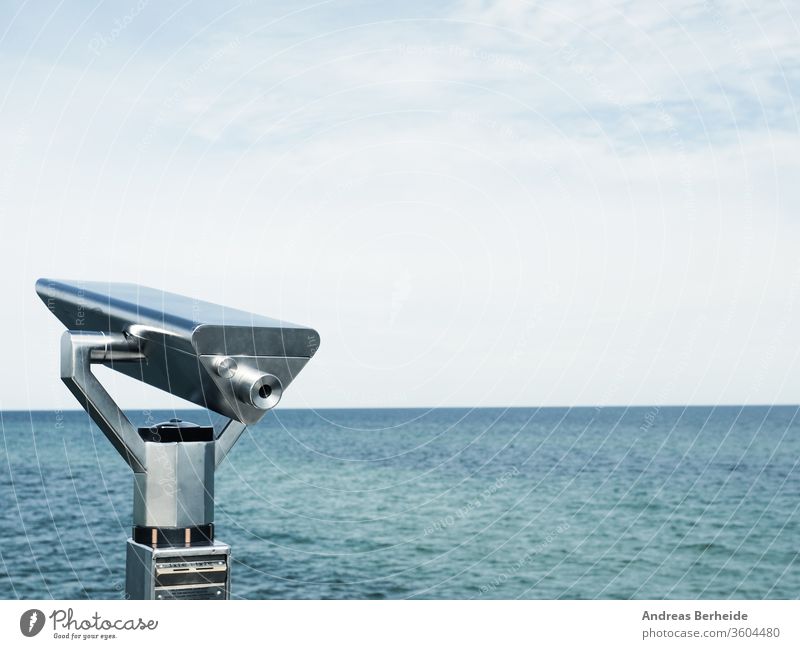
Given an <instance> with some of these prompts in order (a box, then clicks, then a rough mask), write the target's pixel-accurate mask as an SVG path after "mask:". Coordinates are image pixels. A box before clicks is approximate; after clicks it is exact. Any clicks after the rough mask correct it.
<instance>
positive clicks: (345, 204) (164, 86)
mask: <svg viewBox="0 0 800 649" xmlns="http://www.w3.org/2000/svg"><path fill="white" fill-rule="evenodd" d="M798 13H799V12H798V11H797V9H796V8H794V7H792V6H791V5H789V4H784V3H781V2H770V3H750V4H746V3H726V4H721V3H711V2H705V3H704V2H700V3H694V2H670V3H664V4H658V3H645V2H590V3H574V6H564V3H557V2H550V3H547V2H545V3H530V2H514V1H509V2H476V1H466V2H448V3H419V2H407V3H391V2H371V3H367V2H320V3H315V4H304V3H298V2H271V3H266V4H261V3H255V2H244V3H239V4H224V5H223V4H221V3H212V2H186V3H155V2H145V1H144V0H137V1H136V2H120V3H106V4H96V5H95V4H92V3H83V4H81V5H80V6H79V7H76V6H75V5H68V4H67V3H55V2H54V3H14V2H10V3H4V4H3V6H2V8H0V34H1V35H2V38H1V39H0V78H2V81H3V83H2V85H0V97H1V99H0V102H1V103H0V146H2V149H3V151H4V155H3V156H2V159H0V213H2V218H3V228H4V233H3V234H4V236H3V238H2V242H0V271H2V276H3V277H4V278H6V281H5V283H4V284H5V288H6V290H5V306H6V312H5V313H6V317H5V318H3V320H2V322H0V334H2V335H3V336H4V337H13V338H14V340H16V341H19V348H20V349H21V350H22V351H23V353H24V354H25V357H26V359H27V361H28V362H27V363H25V366H24V370H23V372H24V375H23V376H19V377H14V378H13V379H11V378H10V377H8V375H7V378H6V380H5V381H4V386H3V391H2V394H1V395H0V407H3V408H28V407H37V408H41V407H50V406H58V405H60V406H64V407H71V406H72V403H71V401H70V399H71V397H70V396H69V395H68V394H67V393H66V390H65V389H64V388H63V387H62V386H61V385H60V383H59V381H58V371H57V365H58V359H57V349H58V332H59V327H60V326H59V324H58V323H57V322H56V321H55V319H54V318H52V317H51V316H50V315H49V314H48V313H47V312H46V310H45V309H44V307H43V306H42V305H41V304H38V303H37V301H36V298H35V295H34V291H33V283H34V281H35V279H36V278H37V277H40V276H54V277H83V278H89V279H108V280H120V281H123V280H124V281H135V282H140V283H143V284H148V285H152V286H157V287H163V288H165V289H168V290H172V291H177V292H184V293H188V294H190V295H195V296H197V297H199V298H203V299H208V300H212V301H218V302H223V303H226V304H230V305H232V306H238V307H241V308H245V309H248V310H252V311H255V312H261V313H264V314H266V315H270V316H274V317H281V318H285V319H288V320H292V321H298V322H302V323H304V324H308V325H311V326H314V327H316V328H317V329H319V331H320V332H321V335H322V347H321V350H320V352H319V354H318V356H317V357H316V358H315V359H314V361H313V363H311V364H309V366H308V367H307V368H306V370H305V371H304V373H303V375H302V377H301V380H298V381H297V382H296V383H295V384H294V385H293V386H292V390H291V391H289V393H288V394H287V395H286V397H285V401H284V403H283V405H284V406H295V407H305V406H313V407H322V406H327V407H351V406H352V407H355V406H406V405H407V406H417V405H423V406H438V405H454V406H455V405H475V406H480V405H487V406H490V405H580V404H585V405H595V404H651V403H704V404H706V403H778V402H780V403H797V402H798V401H799V400H800V372H798V357H797V354H798V350H800V326H799V325H800V304H798V301H800V265H799V264H798V261H797V243H798V210H799V209H800V189H798V183H797V178H798V177H800V162H799V160H798V154H797V152H798V151H799V150H800V147H798V111H797V102H796V97H797V92H798V87H800V38H798V36H800V34H799V33H798V32H799V31H800V30H798V18H799V17H798ZM105 380H107V381H108V382H109V383H110V386H111V389H112V391H113V392H115V394H117V395H118V396H119V398H120V399H121V400H122V401H123V403H125V404H126V405H131V406H145V405H153V406H168V405H177V404H175V402H173V401H171V400H170V399H169V398H168V397H166V396H164V395H160V394H158V393H154V392H152V391H151V390H150V389H149V388H146V387H145V386H140V385H138V384H135V383H129V382H127V379H124V377H114V376H107V377H105Z"/></svg>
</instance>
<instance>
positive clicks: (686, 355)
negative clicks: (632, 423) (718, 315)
mask: <svg viewBox="0 0 800 649" xmlns="http://www.w3.org/2000/svg"><path fill="white" fill-rule="evenodd" d="M707 319H708V318H707V317H706V316H701V317H700V318H698V319H697V323H696V324H695V326H694V329H693V330H692V334H691V335H690V336H689V340H688V342H687V344H686V347H685V348H684V349H683V351H682V352H681V354H680V355H679V356H678V364H677V365H676V366H675V369H674V371H673V373H672V376H671V378H670V380H669V381H667V382H666V383H665V384H663V386H662V388H661V390H660V391H659V393H658V397H657V399H656V401H657V403H667V402H668V401H669V396H670V393H671V392H672V390H673V389H674V388H675V384H676V382H677V379H678V378H679V377H681V376H682V375H683V373H684V372H685V371H686V369H687V368H688V367H689V361H690V360H691V359H692V355H693V353H694V347H695V344H696V343H697V336H698V334H699V332H700V330H701V329H702V327H703V325H704V324H705V323H706V320H707ZM659 412H661V406H657V405H656V406H651V407H650V408H648V410H647V412H646V413H645V415H644V417H643V418H642V423H641V425H640V426H639V432H640V433H646V432H647V431H648V430H650V429H651V428H652V427H653V425H654V424H655V423H656V420H657V419H658V413H659Z"/></svg>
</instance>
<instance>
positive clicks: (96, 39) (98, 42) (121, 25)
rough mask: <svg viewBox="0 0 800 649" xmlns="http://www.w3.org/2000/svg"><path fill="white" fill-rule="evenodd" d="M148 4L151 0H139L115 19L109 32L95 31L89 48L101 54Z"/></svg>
mask: <svg viewBox="0 0 800 649" xmlns="http://www.w3.org/2000/svg"><path fill="white" fill-rule="evenodd" d="M148 4H149V0H139V1H138V2H137V3H136V4H135V5H133V7H132V8H131V10H130V11H129V12H128V13H126V14H125V15H124V16H123V17H122V18H115V19H114V27H112V28H111V30H109V31H108V32H107V33H100V32H95V34H94V36H92V38H91V40H90V41H89V49H90V50H91V51H92V52H93V53H94V55H95V56H99V54H100V52H102V51H103V50H104V49H106V48H107V47H108V46H109V45H111V44H112V43H114V41H116V40H117V39H118V38H119V36H120V34H122V32H124V31H125V30H126V29H127V28H128V26H129V25H130V24H131V23H132V22H133V21H134V20H135V19H136V16H138V15H139V14H140V13H142V11H143V10H144V8H145V7H146V6H147V5H148Z"/></svg>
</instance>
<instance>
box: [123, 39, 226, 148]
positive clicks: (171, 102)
mask: <svg viewBox="0 0 800 649" xmlns="http://www.w3.org/2000/svg"><path fill="white" fill-rule="evenodd" d="M240 44H241V40H240V38H239V37H238V36H237V37H236V38H233V39H231V40H230V41H228V42H227V43H225V45H223V46H222V47H220V48H218V49H216V50H215V51H214V52H213V53H212V54H211V56H209V57H208V58H207V59H206V60H205V61H203V63H202V65H200V66H199V67H197V68H196V69H195V70H194V71H193V72H192V74H190V75H189V76H188V77H186V78H185V79H184V80H183V81H182V82H181V83H180V84H179V85H178V87H177V88H176V89H175V91H174V92H173V93H172V94H171V95H170V96H169V97H168V98H167V100H166V101H165V102H164V103H163V105H162V106H161V110H160V111H159V112H158V114H157V115H156V117H155V119H154V120H153V122H152V123H151V124H150V126H149V128H148V129H147V132H146V133H145V135H144V137H143V138H142V140H141V141H140V142H139V143H138V145H137V148H138V149H139V151H140V152H144V151H146V150H147V148H148V146H149V145H150V142H151V141H152V139H153V137H154V136H155V133H156V130H157V129H158V128H159V127H160V126H161V124H162V123H163V122H164V120H165V119H166V116H167V115H168V114H170V113H171V112H172V111H173V109H174V108H175V107H176V106H177V105H179V103H180V100H181V99H182V98H183V97H184V96H185V95H186V94H187V93H188V92H189V91H190V90H191V89H192V87H193V86H194V85H195V83H197V80H198V79H199V78H202V77H203V76H204V75H205V74H206V73H207V72H208V71H209V70H210V69H211V68H212V66H213V65H214V64H215V63H216V62H217V61H219V60H220V59H221V58H223V57H224V56H226V55H227V54H229V53H230V52H231V51H233V50H235V49H236V48H238V47H239V45H240Z"/></svg>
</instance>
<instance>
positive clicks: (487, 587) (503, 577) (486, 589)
mask: <svg viewBox="0 0 800 649" xmlns="http://www.w3.org/2000/svg"><path fill="white" fill-rule="evenodd" d="M568 529H569V523H562V524H561V525H559V526H558V527H556V528H555V529H554V530H552V531H551V532H549V533H548V534H547V536H545V537H544V539H542V541H541V542H539V543H537V544H536V545H534V546H533V547H532V548H531V549H530V550H528V552H526V553H525V554H524V555H523V557H522V558H521V559H519V560H518V561H515V562H514V563H513V564H511V567H510V568H509V569H508V570H506V571H505V572H501V573H500V574H499V575H497V577H495V578H494V579H493V580H492V581H490V582H489V583H486V584H483V585H482V586H481V587H480V588H479V589H478V591H479V592H480V594H481V595H485V594H486V593H490V592H493V591H495V590H497V589H498V588H499V587H500V586H502V585H503V584H505V583H506V582H507V581H508V580H509V579H511V578H512V577H513V576H514V575H516V574H517V573H518V572H519V571H520V570H522V569H523V568H525V567H526V566H528V565H530V564H531V563H532V562H533V560H534V559H535V558H536V555H538V554H540V553H541V552H542V551H543V550H544V549H546V548H547V547H548V546H550V545H552V544H553V543H554V542H555V540H556V539H557V538H558V537H559V536H561V535H562V534H563V533H564V532H566V531H567V530H568Z"/></svg>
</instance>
